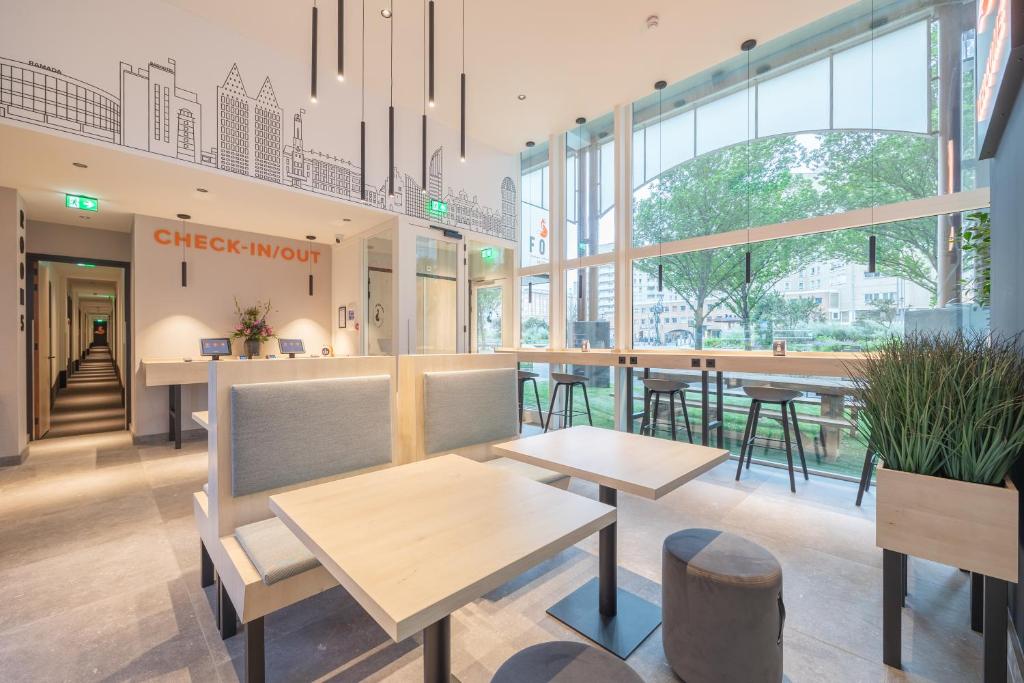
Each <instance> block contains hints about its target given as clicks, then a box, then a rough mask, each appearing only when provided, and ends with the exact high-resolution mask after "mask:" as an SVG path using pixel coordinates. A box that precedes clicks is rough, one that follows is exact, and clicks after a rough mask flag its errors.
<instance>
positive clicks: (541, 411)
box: [530, 377, 544, 424]
mask: <svg viewBox="0 0 1024 683" xmlns="http://www.w3.org/2000/svg"><path fill="white" fill-rule="evenodd" d="M530 381H531V382H533V397H534V398H535V399H537V419H538V420H540V423H541V424H544V407H543V406H541V404H540V390H539V389H537V380H536V379H534V378H533V377H531V378H530Z"/></svg>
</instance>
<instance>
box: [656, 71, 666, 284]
mask: <svg viewBox="0 0 1024 683" xmlns="http://www.w3.org/2000/svg"><path fill="white" fill-rule="evenodd" d="M667 85H668V83H666V82H665V81H658V82H657V83H655V84H654V89H655V90H657V91H658V182H659V183H660V182H661V174H662V173H664V172H665V168H664V166H662V163H661V162H662V158H661V150H662V141H661V137H662V121H663V120H664V111H663V110H662V91H663V90H664V89H665V87H666V86H667ZM664 242H665V235H664V228H663V227H662V226H660V225H659V227H658V291H659V292H661V291H663V290H664V289H665V264H664V263H663V262H662V258H661V245H662V244H663V243H664Z"/></svg>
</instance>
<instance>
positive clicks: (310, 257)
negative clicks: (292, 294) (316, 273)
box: [306, 235, 316, 296]
mask: <svg viewBox="0 0 1024 683" xmlns="http://www.w3.org/2000/svg"><path fill="white" fill-rule="evenodd" d="M306 239H307V240H308V241H309V249H308V250H307V251H306V261H307V262H308V263H309V295H310V296H313V240H315V239H316V235H306Z"/></svg>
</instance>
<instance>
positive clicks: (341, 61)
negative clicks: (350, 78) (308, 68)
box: [338, 0, 345, 81]
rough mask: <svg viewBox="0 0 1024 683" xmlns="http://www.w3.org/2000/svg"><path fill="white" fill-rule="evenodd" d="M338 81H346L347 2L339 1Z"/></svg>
mask: <svg viewBox="0 0 1024 683" xmlns="http://www.w3.org/2000/svg"><path fill="white" fill-rule="evenodd" d="M338 80H339V81H344V80H345V0H338Z"/></svg>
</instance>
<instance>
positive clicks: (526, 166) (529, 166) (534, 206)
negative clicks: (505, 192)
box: [519, 142, 551, 267]
mask: <svg viewBox="0 0 1024 683" xmlns="http://www.w3.org/2000/svg"><path fill="white" fill-rule="evenodd" d="M519 168H520V185H521V188H522V197H523V201H522V206H521V208H522V211H521V212H520V215H521V216H522V239H521V242H520V243H521V257H520V260H519V263H520V265H521V266H523V267H527V266H535V265H539V264H542V263H549V262H550V261H551V255H550V253H549V251H548V247H549V246H550V245H551V227H550V226H551V217H550V215H549V213H548V144H547V143H546V142H544V143H541V144H539V145H535V146H534V147H530V148H528V149H527V150H526V151H524V152H523V153H522V154H520V155H519Z"/></svg>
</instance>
